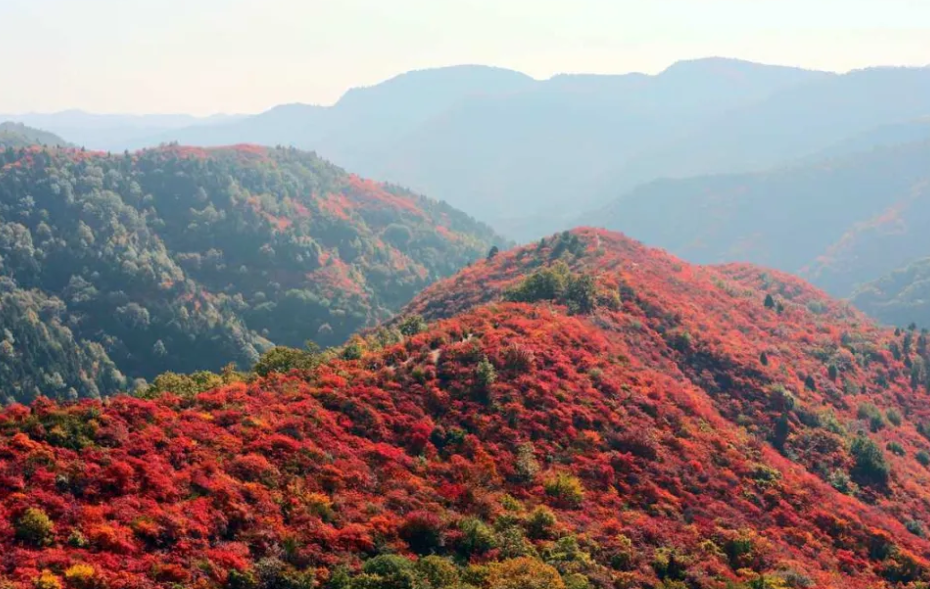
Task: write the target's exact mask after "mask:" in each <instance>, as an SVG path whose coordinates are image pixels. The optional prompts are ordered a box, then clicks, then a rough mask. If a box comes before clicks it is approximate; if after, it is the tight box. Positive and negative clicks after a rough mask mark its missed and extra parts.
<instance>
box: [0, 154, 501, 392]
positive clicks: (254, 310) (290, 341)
mask: <svg viewBox="0 0 930 589" xmlns="http://www.w3.org/2000/svg"><path fill="white" fill-rule="evenodd" d="M495 239H496V238H495V236H494V234H493V233H492V232H491V230H490V229H488V228H487V227H486V226H483V225H480V224H479V223H477V222H475V221H473V220H472V219H471V218H469V217H467V216H466V215H464V214H462V213H460V212H458V211H456V210H455V209H452V208H451V207H449V206H448V205H445V204H443V203H440V202H437V201H434V200H431V199H428V198H425V197H422V196H418V195H415V194H412V193H410V192H407V191H405V190H402V189H399V188H396V187H392V186H385V185H380V184H376V183H374V182H371V181H368V180H364V179H361V178H359V177H358V176H355V175H352V174H349V173H347V172H345V171H344V170H342V169H340V168H337V167H335V166H333V165H331V164H329V163H327V162H325V161H323V160H321V159H319V158H318V157H316V156H315V155H313V154H309V153H304V152H300V151H297V150H294V149H267V148H262V147H255V146H237V147H232V148H217V149H211V150H205V149H202V148H184V147H177V146H168V147H164V148H159V149H152V150H146V151H141V152H138V153H135V154H129V153H126V154H121V155H118V156H111V155H106V154H101V153H90V152H85V151H76V150H42V149H37V148H33V149H28V150H19V151H14V150H9V151H7V152H5V153H2V152H0V295H2V296H3V298H4V301H8V304H10V305H11V307H10V308H9V309H4V312H3V313H2V314H0V315H2V321H0V349H2V350H3V352H4V356H3V357H2V358H0V376H2V382H3V383H4V386H3V393H4V395H5V396H6V397H8V398H9V397H11V398H13V399H30V398H32V397H33V396H35V395H36V394H38V393H40V392H41V393H42V394H45V395H47V396H51V397H62V396H68V397H75V396H78V397H85V396H90V397H95V396H98V395H102V394H109V393H113V392H116V391H117V390H120V389H125V388H126V387H127V386H128V384H129V379H133V378H146V379H149V378H152V377H154V376H156V375H158V374H159V373H162V372H165V371H177V372H193V371H195V370H202V369H213V370H216V369H219V368H220V367H221V366H223V365H224V364H225V363H227V362H234V363H236V364H238V365H240V366H243V367H248V366H251V365H252V364H253V363H254V362H255V360H257V359H258V357H259V354H260V353H261V352H262V351H264V350H265V349H268V348H269V347H271V345H272V343H279V344H283V345H291V346H294V345H301V344H302V343H303V342H304V341H306V340H310V339H312V340H314V341H315V342H316V343H318V344H319V345H321V346H329V345H334V344H340V343H343V342H344V341H345V340H346V338H348V337H349V335H351V334H352V333H354V332H355V331H357V330H358V329H360V328H362V327H365V326H370V325H373V324H375V323H376V322H378V321H380V320H383V319H386V318H388V317H390V316H391V314H392V313H393V312H394V311H396V310H398V309H399V308H400V307H401V306H403V305H404V304H405V303H407V302H408V301H409V300H410V299H411V298H412V297H413V295H414V294H415V293H416V292H418V291H419V290H420V289H422V288H423V287H424V286H426V285H427V284H429V283H430V282H432V281H434V280H436V279H438V278H441V277H443V276H448V275H450V274H452V273H453V272H455V271H456V270H457V269H459V268H461V267H462V266H464V265H465V264H467V263H469V262H471V261H472V260H474V259H476V258H480V257H483V256H484V254H485V253H486V252H487V251H488V249H489V248H490V246H491V244H492V242H494V241H495ZM502 245H503V244H502ZM88 367H90V368H88Z"/></svg>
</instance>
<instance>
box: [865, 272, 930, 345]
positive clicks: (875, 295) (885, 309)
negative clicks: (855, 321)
mask: <svg viewBox="0 0 930 589" xmlns="http://www.w3.org/2000/svg"><path fill="white" fill-rule="evenodd" d="M852 301H853V303H854V304H855V305H856V306H857V307H859V308H860V309H862V310H863V311H865V312H866V313H868V314H869V315H871V316H873V317H875V318H877V319H879V320H880V321H882V322H883V323H886V324H888V325H897V326H900V327H905V326H907V325H910V324H912V323H914V324H917V325H918V326H920V327H923V328H930V258H921V259H920V260H917V261H915V262H913V263H911V264H907V265H905V266H902V267H900V268H895V269H894V270H893V271H891V272H889V273H888V274H886V275H885V276H882V277H881V278H879V279H878V280H875V281H874V282H870V283H868V284H864V285H862V286H860V287H859V288H857V289H856V291H855V292H854V293H853V295H852Z"/></svg>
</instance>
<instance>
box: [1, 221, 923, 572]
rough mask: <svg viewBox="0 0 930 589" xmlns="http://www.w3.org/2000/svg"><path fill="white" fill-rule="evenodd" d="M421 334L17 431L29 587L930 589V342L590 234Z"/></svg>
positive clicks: (53, 409) (552, 242)
mask: <svg viewBox="0 0 930 589" xmlns="http://www.w3.org/2000/svg"><path fill="white" fill-rule="evenodd" d="M416 313H419V314H421V315H423V316H426V317H428V318H430V319H433V320H434V321H433V322H432V323H430V324H429V325H426V324H424V323H423V320H422V318H418V317H417V316H416V315H415V314H416ZM395 326H396V327H397V330H395V329H394V328H392V327H388V328H385V329H382V330H380V331H378V332H372V333H371V334H369V336H368V337H367V338H366V339H365V340H364V341H361V340H359V341H356V342H355V343H354V344H353V345H352V346H349V347H347V348H345V349H344V350H343V351H341V352H338V353H335V352H334V353H330V354H327V355H324V356H323V357H322V358H318V359H317V362H318V363H319V365H318V366H316V367H315V368H312V369H308V370H306V371H300V370H295V371H292V372H291V373H289V374H287V375H281V374H271V375H269V376H268V377H266V378H258V377H255V378H253V379H252V380H251V381H250V382H231V383H230V384H227V385H225V386H223V387H221V388H219V389H216V390H213V391H210V392H206V393H203V394H200V395H198V396H195V397H178V396H174V395H170V394H168V395H162V396H159V397H156V398H154V399H149V400H146V399H133V398H129V397H118V398H116V399H114V400H113V401H111V402H109V403H107V404H105V405H101V404H100V403H99V402H92V401H88V402H84V403H81V404H77V405H71V406H65V407H59V406H56V405H55V404H53V403H49V402H44V401H43V402H39V403H36V404H35V405H33V406H32V407H31V408H27V407H23V406H14V407H11V408H9V409H7V410H6V411H5V412H3V413H0V432H2V436H0V480H2V481H3V484H2V485H0V546H2V548H3V550H2V552H0V554H2V556H0V577H2V578H3V579H5V580H6V582H7V583H9V584H11V585H12V586H13V587H16V588H17V589H18V588H19V587H23V588H25V587H32V586H36V585H40V586H41V587H57V586H58V585H59V584H64V583H66V584H67V585H68V586H69V587H71V586H75V587H77V586H98V585H99V586H108V587H138V586H159V587H161V586H164V587H168V586H171V585H173V584H181V585H184V586H197V587H204V588H208V587H229V588H238V587H301V588H308V589H309V588H310V587H314V586H318V587H325V588H336V587H340V588H350V589H363V588H379V589H394V588H396V587H424V588H453V587H454V588H459V589H463V588H469V587H476V588H481V589H513V588H554V589H565V588H566V587H569V588H572V589H576V588H586V587H587V588H599V589H600V588H603V589H607V588H613V587H655V588H660V587H661V588H665V589H672V588H681V587H710V588H719V589H725V588H727V587H741V588H746V589H748V588H750V587H791V588H801V587H845V588H848V589H860V588H861V589H866V588H877V587H912V588H916V587H921V586H923V584H924V583H926V582H927V581H928V580H930V569H928V566H930V561H928V559H930V542H928V540H927V539H926V538H925V530H924V524H923V523H922V522H924V521H927V520H928V517H930V492H928V490H927V489H928V488H930V485H928V484H930V472H928V469H927V466H926V465H930V454H928V453H927V448H928V447H930V441H928V439H927V437H925V436H928V435H930V433H928V431H930V429H928V426H927V423H928V421H930V409H928V407H930V403H928V401H930V398H928V393H927V388H926V387H927V382H928V380H927V357H928V354H930V353H928V342H927V338H926V336H925V335H918V334H914V333H911V332H907V333H902V334H900V335H895V334H894V333H893V332H891V331H888V330H881V329H878V328H876V327H875V326H874V325H873V324H872V323H870V322H869V321H868V320H866V319H865V318H864V316H862V315H861V314H860V313H858V312H856V311H853V310H851V309H850V308H849V307H848V306H847V305H846V304H843V303H838V302H836V301H833V300H831V299H829V298H828V297H826V296H825V295H824V294H823V293H821V292H819V291H817V290H815V289H813V288H811V287H809V286H808V285H806V284H804V283H803V282H802V281H800V280H797V279H794V278H791V277H788V276H785V275H781V274H779V273H777V272H766V271H764V270H762V269H759V268H756V267H751V266H744V265H733V266H725V267H698V266H690V265H688V264H686V263H684V262H682V261H680V260H678V259H676V258H673V257H671V256H668V255H666V254H664V253H662V252H660V251H657V250H649V249H646V248H645V247H643V246H641V245H640V244H638V243H636V242H633V241H631V240H629V239H626V238H624V237H622V236H619V235H616V234H611V233H607V232H603V231H594V230H587V229H585V230H578V231H576V232H572V233H567V234H564V235H560V236H555V237H553V238H549V239H547V240H545V241H544V242H541V243H540V244H537V245H532V246H528V247H525V248H521V249H518V250H513V251H509V252H504V253H500V254H498V255H497V256H494V257H493V258H492V259H491V260H488V261H482V262H479V263H477V264H475V265H473V266H471V267H469V268H468V269H466V270H464V271H462V272H461V273H459V274H458V275H457V276H455V277H454V278H452V279H449V280H447V281H442V282H440V283H437V284H436V285H434V286H432V287H430V288H429V289H427V291H426V292H425V293H424V294H423V295H422V296H420V297H418V298H417V299H416V300H415V301H414V302H413V303H412V304H411V305H410V307H409V308H408V310H407V314H406V315H405V317H403V318H399V319H397V320H396V324H395ZM401 334H405V335H401ZM909 367H910V368H909Z"/></svg>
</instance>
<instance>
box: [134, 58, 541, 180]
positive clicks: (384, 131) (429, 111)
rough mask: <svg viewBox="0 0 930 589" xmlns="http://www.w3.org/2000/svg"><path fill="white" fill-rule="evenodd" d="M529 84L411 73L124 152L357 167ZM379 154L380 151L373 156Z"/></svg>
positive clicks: (514, 75)
mask: <svg viewBox="0 0 930 589" xmlns="http://www.w3.org/2000/svg"><path fill="white" fill-rule="evenodd" d="M535 84H536V82H535V80H533V79H532V78H530V77H529V76H526V75H524V74H521V73H518V72H514V71H510V70H505V69H501V68H493V67H485V66H456V67H448V68H440V69H433V70H422V71H413V72H408V73H406V74H402V75H400V76H396V77H394V78H391V79H390V80H387V81H385V82H382V83H381V84H377V85H375V86H371V87H367V88H354V89H352V90H349V91H348V92H347V93H346V94H345V95H344V96H343V97H342V98H341V99H340V100H339V101H338V102H337V103H336V104H335V105H333V106H331V107H321V106H315V105H307V104H289V105H281V106H278V107H275V108H273V109H271V110H269V111H268V112H265V113H261V114H259V115H255V116H252V117H247V118H243V119H240V120H237V121H234V122H232V123H230V124H226V125H212V126H209V127H205V126H203V125H199V126H196V127H187V128H178V129H171V130H166V131H165V132H163V133H161V134H160V135H158V136H154V137H140V139H139V140H138V141H136V142H134V143H133V144H131V146H132V147H145V146H147V145H151V144H152V143H162V142H171V141H179V142H181V143H183V144H190V145H208V146H209V145H224V144H230V143H239V142H248V143H258V144H265V145H293V146H296V147H302V148H307V149H313V150H317V151H319V152H321V153H323V154H324V155H325V156H326V157H328V158H330V159H334V160H336V161H339V162H340V163H343V164H345V165H348V166H349V167H351V164H352V163H362V162H369V160H367V159H364V158H363V159H361V161H360V160H359V157H361V154H367V153H368V152H369V151H371V150H382V149H387V148H389V147H390V141H392V140H395V139H397V138H398V137H399V136H402V135H403V134H405V133H407V132H409V131H410V130H411V129H414V128H416V127H417V126H418V125H420V124H423V123H425V122H426V121H428V120H430V119H431V118H432V117H434V116H437V115H440V114H442V113H443V112H445V111H446V110H447V109H449V108H451V107H453V106H455V105H456V104H458V103H460V102H462V101H465V100H467V99H468V98H471V97H474V96H477V95H484V94H495V95H496V94H505V95H506V94H508V93H511V92H515V91H519V90H522V89H525V88H527V87H531V86H533V85H535ZM380 155H381V152H380V151H377V152H376V153H374V154H372V156H373V157H378V156H380ZM369 163H370V162H369Z"/></svg>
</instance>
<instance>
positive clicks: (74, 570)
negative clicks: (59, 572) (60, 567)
mask: <svg viewBox="0 0 930 589" xmlns="http://www.w3.org/2000/svg"><path fill="white" fill-rule="evenodd" d="M95 575H96V571H95V570H94V567H92V566H91V565H89V564H87V563H83V562H79V563H77V564H74V565H72V566H70V567H68V570H66V571H65V580H66V581H68V585H70V586H72V587H75V588H76V589H88V588H90V587H93V585H94V576H95Z"/></svg>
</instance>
